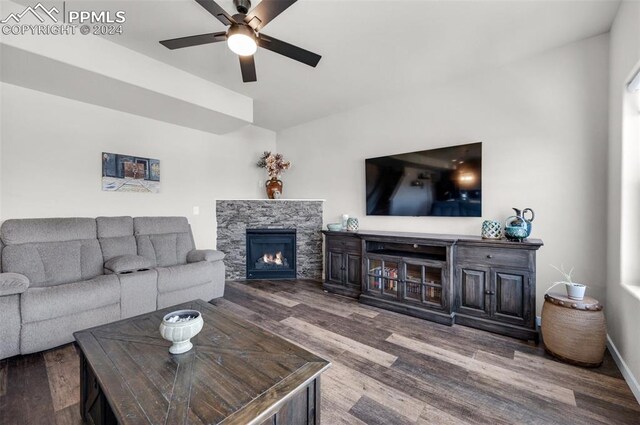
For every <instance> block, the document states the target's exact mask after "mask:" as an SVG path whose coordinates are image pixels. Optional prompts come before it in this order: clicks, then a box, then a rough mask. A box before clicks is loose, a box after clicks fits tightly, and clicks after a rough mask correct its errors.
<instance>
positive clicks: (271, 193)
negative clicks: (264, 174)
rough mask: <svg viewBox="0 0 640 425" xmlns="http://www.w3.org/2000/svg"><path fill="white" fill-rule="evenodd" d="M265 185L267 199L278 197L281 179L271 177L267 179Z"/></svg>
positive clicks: (280, 192)
mask: <svg viewBox="0 0 640 425" xmlns="http://www.w3.org/2000/svg"><path fill="white" fill-rule="evenodd" d="M265 187H266V189H267V197H268V198H269V199H279V198H280V196H282V180H280V179H278V178H277V177H271V178H270V179H269V180H267V182H266V183H265Z"/></svg>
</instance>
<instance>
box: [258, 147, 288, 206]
mask: <svg viewBox="0 0 640 425" xmlns="http://www.w3.org/2000/svg"><path fill="white" fill-rule="evenodd" d="M257 165H258V167H260V168H264V169H266V170H267V175H268V176H269V180H267V182H266V183H265V187H266V189H267V197H268V198H269V199H278V198H280V196H281V195H282V180H280V174H282V172H283V171H284V170H288V169H289V167H291V162H289V161H285V160H284V158H283V156H282V154H279V153H271V152H268V151H265V152H264V153H263V154H262V156H261V157H260V159H259V160H258V163H257Z"/></svg>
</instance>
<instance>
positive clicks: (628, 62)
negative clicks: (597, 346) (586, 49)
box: [605, 1, 640, 400]
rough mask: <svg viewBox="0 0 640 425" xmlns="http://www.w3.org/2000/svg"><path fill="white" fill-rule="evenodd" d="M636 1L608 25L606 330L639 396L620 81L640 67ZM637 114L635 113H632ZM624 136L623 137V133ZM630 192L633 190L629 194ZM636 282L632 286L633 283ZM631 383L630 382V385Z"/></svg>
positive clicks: (636, 293)
mask: <svg viewBox="0 0 640 425" xmlns="http://www.w3.org/2000/svg"><path fill="white" fill-rule="evenodd" d="M639 22H640V2H636V1H624V2H622V4H621V6H620V9H619V11H618V15H617V17H616V20H615V22H614V24H613V26H612V28H611V47H610V113H609V116H610V128H609V196H608V205H609V211H608V244H607V247H608V275H607V281H608V282H607V300H608V302H607V305H606V308H605V312H606V314H607V329H608V333H609V337H610V338H611V341H612V342H613V344H614V345H615V347H616V348H617V350H618V352H619V353H620V357H621V358H622V360H623V361H624V363H625V365H626V367H627V368H628V369H627V370H626V371H625V370H624V368H623V373H628V374H630V375H627V376H626V378H627V381H628V382H629V383H630V385H631V387H632V389H634V390H635V393H636V397H637V398H638V400H640V386H638V381H640V332H639V331H638V324H639V323H640V286H637V285H638V283H639V282H640V280H639V278H638V276H637V275H636V274H634V270H635V271H637V270H638V269H637V264H638V256H639V255H640V246H639V245H638V242H637V241H638V233H637V232H638V229H640V226H639V224H638V219H639V218H640V207H639V205H638V202H639V201H640V200H639V198H638V195H637V191H638V190H640V174H639V173H638V168H639V167H638V165H639V164H638V161H639V160H640V158H639V157H638V146H637V144H635V143H637V141H635V142H634V141H633V140H632V139H631V138H630V137H628V136H629V135H630V133H629V130H628V128H625V127H628V126H629V124H630V118H631V117H630V114H631V113H632V112H631V108H632V103H631V99H630V97H629V95H628V94H627V93H626V91H625V85H626V83H627V82H628V81H629V78H630V77H631V73H632V71H633V70H634V69H637V67H638V66H640V25H639V24H638V23H639ZM636 118H637V117H636ZM624 136H626V138H625V137H624ZM634 191H635V193H634ZM634 284H635V285H634ZM634 381H635V383H634Z"/></svg>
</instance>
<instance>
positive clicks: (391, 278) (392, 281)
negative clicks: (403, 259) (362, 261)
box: [382, 261, 399, 297]
mask: <svg viewBox="0 0 640 425" xmlns="http://www.w3.org/2000/svg"><path fill="white" fill-rule="evenodd" d="M383 270H384V271H383V276H384V279H383V288H382V289H383V293H384V294H385V295H391V296H393V297H397V296H398V280H399V277H398V263H396V262H393V261H383Z"/></svg>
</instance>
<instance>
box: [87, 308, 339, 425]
mask: <svg viewBox="0 0 640 425" xmlns="http://www.w3.org/2000/svg"><path fill="white" fill-rule="evenodd" d="M183 309H194V310H199V311H200V312H201V313H202V317H203V319H204V327H203V329H202V331H201V332H200V333H199V334H198V335H197V336H196V337H195V338H193V339H192V340H191V341H192V342H193V345H194V348H193V349H192V350H190V351H189V352H187V353H184V354H179V355H173V354H169V351H168V349H169V346H170V345H171V344H170V343H169V342H168V341H166V340H164V339H163V338H162V337H161V336H160V333H159V331H158V327H159V325H160V321H161V320H162V317H163V316H164V315H165V314H167V313H169V312H170V311H173V310H183ZM74 335H75V337H76V341H77V342H78V345H79V346H80V380H81V388H80V392H81V396H80V397H81V400H80V410H81V414H82V418H83V419H84V420H85V421H87V422H88V423H94V424H121V425H125V424H162V425H165V424H170V425H181V424H194V425H201V424H243V425H244V424H275V423H277V424H319V423H320V374H321V373H322V372H323V371H324V370H325V369H327V368H328V367H329V366H330V363H329V362H328V361H326V360H324V359H322V358H320V357H318V356H316V355H314V354H312V353H309V352H308V351H306V350H304V349H302V348H300V347H298V346H297V345H294V344H292V343H290V342H287V341H286V340H284V339H282V338H280V337H279V336H277V335H274V334H272V333H270V332H267V331H265V330H263V329H261V328H259V327H257V326H255V325H253V324H251V323H249V322H247V321H245V320H242V319H240V318H238V317H236V316H234V315H232V314H230V313H228V312H225V311H221V310H220V309H218V308H216V307H215V306H213V305H211V304H208V303H206V302H205V301H201V300H198V301H192V302H188V303H184V304H180V305H176V306H173V307H170V308H165V309H163V310H159V311H156V312H153V313H148V314H144V315H141V316H137V317H133V318H130V319H125V320H121V321H119V322H114V323H110V324H108V325H104V326H99V327H96V328H92V329H88V330H84V331H81V332H76V333H75V334H74Z"/></svg>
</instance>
